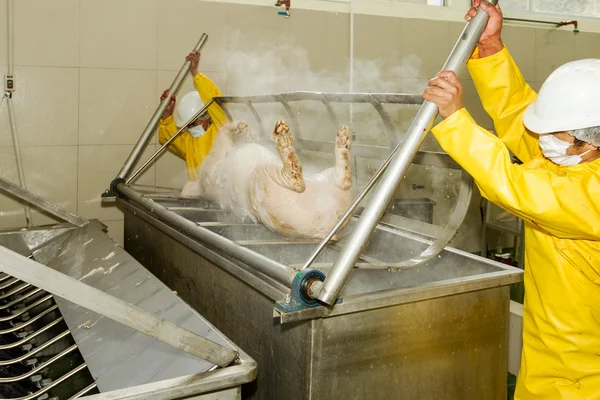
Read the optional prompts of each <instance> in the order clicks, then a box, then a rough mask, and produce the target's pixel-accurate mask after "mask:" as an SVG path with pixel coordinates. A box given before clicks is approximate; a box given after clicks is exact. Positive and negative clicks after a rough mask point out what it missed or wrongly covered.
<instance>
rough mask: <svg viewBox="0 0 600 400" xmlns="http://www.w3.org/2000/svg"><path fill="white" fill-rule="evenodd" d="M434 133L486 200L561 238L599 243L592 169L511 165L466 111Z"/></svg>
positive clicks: (599, 183)
mask: <svg viewBox="0 0 600 400" xmlns="http://www.w3.org/2000/svg"><path fill="white" fill-rule="evenodd" d="M432 132H433V134H434V135H435V137H436V138H437V140H438V142H439V143H440V145H441V146H442V148H443V149H444V150H445V151H446V152H447V153H448V154H449V155H450V156H451V157H452V158H454V160H456V162H458V163H459V164H460V165H461V166H462V167H463V168H464V169H465V170H466V171H467V172H468V173H469V174H471V176H472V177H473V179H474V180H475V181H476V182H477V185H478V187H479V190H480V191H481V194H482V195H483V196H484V197H485V198H487V199H488V200H490V201H492V202H493V203H495V204H497V205H499V206H500V207H502V208H504V209H506V210H508V211H510V212H512V213H514V214H515V215H517V216H519V217H520V218H523V219H524V220H527V221H530V222H531V223H533V224H534V225H536V226H537V227H539V228H541V229H543V230H545V231H546V232H548V233H550V234H552V235H554V236H557V237H559V238H565V239H585V240H599V239H600V206H599V205H598V202H597V200H596V198H595V197H596V196H595V195H593V194H594V193H600V174H598V173H597V171H591V170H589V168H592V167H590V166H587V167H586V166H585V165H586V164H584V165H579V166H576V167H570V168H561V169H558V168H557V170H556V171H554V170H550V169H547V168H535V167H534V168H532V167H531V166H530V167H529V168H528V167H527V165H517V164H512V163H511V160H510V154H509V152H508V149H507V148H506V146H505V145H504V144H503V143H502V142H501V141H500V139H498V138H497V137H496V136H495V135H493V134H491V133H489V132H488V131H487V130H485V129H484V128H482V127H480V126H478V125H477V124H476V123H475V121H474V120H473V118H472V117H471V116H470V115H469V113H468V112H467V111H466V110H465V109H464V108H463V109H461V110H459V111H457V112H456V113H454V114H453V115H451V116H450V117H448V118H446V119H445V120H444V121H442V122H441V123H440V124H438V125H437V126H436V127H435V128H434V129H433V130H432ZM534 163H535V162H534Z"/></svg>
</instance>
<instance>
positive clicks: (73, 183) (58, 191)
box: [22, 146, 77, 225]
mask: <svg viewBox="0 0 600 400" xmlns="http://www.w3.org/2000/svg"><path fill="white" fill-rule="evenodd" d="M22 154H23V168H24V170H25V177H26V178H25V179H26V181H27V188H28V189H29V190H31V191H32V192H33V193H35V194H37V195H38V196H41V197H44V198H45V199H47V200H49V201H51V202H53V203H56V204H57V205H59V206H61V207H63V208H65V209H67V210H69V211H71V212H73V213H77V147H76V146H60V147H54V146H45V147H24V148H23V149H22ZM32 216H33V223H34V224H35V225H41V224H49V223H53V222H54V221H56V219H54V218H52V217H50V216H48V215H47V214H45V213H42V212H39V211H37V210H32Z"/></svg>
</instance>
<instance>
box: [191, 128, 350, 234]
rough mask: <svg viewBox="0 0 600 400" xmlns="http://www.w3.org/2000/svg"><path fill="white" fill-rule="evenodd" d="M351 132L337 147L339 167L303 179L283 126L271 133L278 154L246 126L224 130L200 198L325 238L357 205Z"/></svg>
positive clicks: (343, 133)
mask: <svg viewBox="0 0 600 400" xmlns="http://www.w3.org/2000/svg"><path fill="white" fill-rule="evenodd" d="M350 137H351V136H350V130H349V129H348V128H347V127H342V128H341V129H340V130H339V131H338V133H337V139H336V142H335V166H334V167H332V168H329V169H326V170H324V171H322V172H320V173H317V174H314V175H311V176H305V175H304V174H303V171H302V164H301V163H300V160H299V159H298V156H297V155H296V152H295V150H294V146H293V137H292V135H291V133H290V130H289V126H288V124H287V123H286V122H285V121H278V122H277V123H276V125H275V129H274V130H273V134H272V137H271V139H272V141H273V142H274V143H275V147H276V149H277V153H278V154H276V153H275V152H273V151H271V150H269V149H268V148H267V147H266V146H264V145H261V144H260V143H258V137H257V136H256V135H255V134H254V133H253V132H252V131H251V130H250V129H249V127H248V124H247V123H245V122H243V121H236V122H232V123H229V124H226V125H224V126H223V127H222V129H221V131H220V132H219V135H218V136H217V139H216V140H215V144H214V146H213V148H212V150H211V152H210V154H209V155H208V157H207V158H206V160H205V161H204V163H203V164H202V167H201V168H200V175H199V176H200V177H199V180H198V189H199V192H200V194H201V196H202V197H204V198H206V199H208V200H210V201H211V202H213V203H215V204H217V205H219V206H220V207H221V208H222V209H224V210H230V211H232V212H233V213H235V214H237V215H238V216H239V217H241V218H243V219H245V218H250V219H251V220H252V221H254V222H257V221H258V222H261V223H262V224H264V225H265V226H267V227H268V228H270V229H271V230H274V231H276V232H279V233H281V234H283V235H285V236H290V237H297V238H314V239H320V238H323V237H325V236H326V235H327V233H329V231H330V230H331V228H333V226H334V225H335V224H336V223H337V221H338V220H339V218H340V217H341V216H342V215H343V213H344V212H345V211H346V209H347V208H348V206H349V205H350V204H351V203H352V200H353V190H352V169H351V166H350Z"/></svg>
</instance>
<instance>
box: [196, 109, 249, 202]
mask: <svg viewBox="0 0 600 400" xmlns="http://www.w3.org/2000/svg"><path fill="white" fill-rule="evenodd" d="M247 132H249V128H248V124H247V123H246V122H244V121H235V122H230V123H227V124H225V125H223V126H222V127H221V129H220V130H219V133H218V134H217V137H216V139H215V143H214V144H213V147H212V149H211V150H210V153H209V155H208V157H206V159H205V160H204V162H203V163H202V166H201V167H200V177H199V181H200V187H201V189H202V193H204V194H205V196H206V197H207V198H208V199H209V200H211V201H215V202H217V200H218V196H217V194H216V193H217V192H216V187H217V186H218V185H217V182H218V181H219V180H220V177H219V171H220V164H221V162H222V161H223V160H225V158H227V153H229V152H230V151H231V150H232V149H233V147H234V140H233V139H234V136H238V135H245V134H247Z"/></svg>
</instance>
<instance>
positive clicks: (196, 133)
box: [188, 125, 206, 138]
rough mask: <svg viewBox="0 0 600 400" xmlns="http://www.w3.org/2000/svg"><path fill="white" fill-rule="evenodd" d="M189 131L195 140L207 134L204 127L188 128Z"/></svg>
mask: <svg viewBox="0 0 600 400" xmlns="http://www.w3.org/2000/svg"><path fill="white" fill-rule="evenodd" d="M188 130H189V131H190V135H192V137H195V138H198V137H200V136H202V135H204V134H205V133H206V131H205V130H204V128H203V127H202V125H197V126H193V127H191V128H188Z"/></svg>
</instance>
